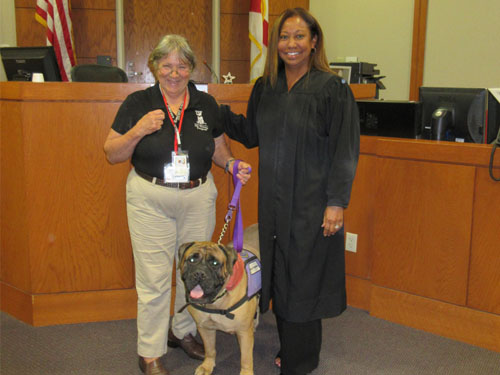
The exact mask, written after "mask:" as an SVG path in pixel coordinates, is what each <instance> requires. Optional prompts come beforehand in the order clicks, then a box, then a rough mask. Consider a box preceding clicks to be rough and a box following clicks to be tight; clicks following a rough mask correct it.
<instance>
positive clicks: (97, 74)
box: [71, 64, 128, 82]
mask: <svg viewBox="0 0 500 375" xmlns="http://www.w3.org/2000/svg"><path fill="white" fill-rule="evenodd" d="M71 80H72V81H73V82H128V78H127V74H126V73H125V72H124V71H123V70H122V69H120V68H119V67H117V66H108V65H99V64H81V65H75V66H74V67H73V68H71Z"/></svg>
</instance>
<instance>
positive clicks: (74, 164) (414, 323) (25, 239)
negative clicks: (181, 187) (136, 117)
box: [0, 82, 500, 351]
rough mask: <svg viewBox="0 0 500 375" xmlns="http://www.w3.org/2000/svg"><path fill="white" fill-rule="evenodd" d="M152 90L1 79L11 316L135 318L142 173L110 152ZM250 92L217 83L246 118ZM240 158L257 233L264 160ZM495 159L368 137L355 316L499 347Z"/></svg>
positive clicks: (247, 207)
mask: <svg viewBox="0 0 500 375" xmlns="http://www.w3.org/2000/svg"><path fill="white" fill-rule="evenodd" d="M145 87H146V85H143V84H131V83H126V84H121V83H51V82H46V83H31V82H1V83H0V112H1V117H0V118H1V133H0V137H1V138H0V139H1V143H0V152H1V197H0V202H1V233H0V234H1V238H0V240H1V253H0V255H1V258H0V261H1V274H0V286H1V290H0V293H1V310H2V311H4V312H6V313H8V314H10V315H12V316H14V317H16V318H17V319H20V320H22V321H24V322H27V323H29V324H31V325H34V326H43V325H52V324H65V323H77V322H90V321H103V320H115V319H132V318H135V316H136V300H137V297H136V292H135V288H134V265H133V258H132V250H131V245H130V239H129V234H128V228H127V218H126V206H125V182H126V178H127V174H128V171H129V169H130V164H129V163H122V164H118V165H113V166H112V165H109V164H108V163H107V161H106V158H105V155H104V152H103V150H102V148H103V143H104V140H105V138H106V136H107V134H108V132H109V129H110V126H111V122H112V121H113V118H114V116H115V114H116V111H117V110H118V107H119V106H120V104H121V102H122V101H123V100H124V99H125V97H126V96H127V95H128V94H129V93H131V92H133V91H136V90H139V89H143V88H145ZM351 87H352V89H353V92H354V94H355V96H356V97H357V98H373V97H374V95H375V86H374V85H352V86H351ZM250 90H251V86H250V85H212V84H210V85H208V91H209V93H211V94H212V95H214V96H215V97H216V98H217V100H218V101H219V102H221V103H228V104H231V107H232V109H233V110H234V111H235V112H241V113H244V112H245V111H246V104H247V100H248V97H249V94H250ZM231 148H232V150H233V153H234V154H235V155H236V156H237V157H239V158H242V159H244V160H246V161H249V162H250V163H251V164H252V165H253V166H254V172H253V177H252V179H251V181H250V183H249V184H248V185H247V186H246V187H244V188H243V189H242V196H241V202H242V207H243V215H244V216H243V222H244V224H245V226H248V225H250V224H252V223H255V222H256V221H257V182H258V177H257V165H258V154H257V150H256V149H252V150H247V149H246V148H244V147H243V146H241V145H240V144H239V143H237V142H231ZM490 151H491V146H489V145H476V144H455V143H448V142H434V141H422V140H408V139H406V140H405V139H391V138H377V137H365V136H362V137H361V156H360V161H359V166H358V170H357V175H356V180H355V183H354V186H353V192H352V198H351V204H350V206H349V208H348V210H347V211H346V215H345V216H346V217H345V230H346V231H347V232H351V233H356V234H357V235H358V242H357V252H356V253H352V252H346V271H347V289H348V303H349V304H350V305H351V306H354V307H358V308H361V309H364V310H367V311H369V313H370V314H371V315H373V316H376V317H380V318H383V319H387V320H390V321H393V322H397V323H400V324H404V325H407V326H411V327H415V328H418V329H423V330H426V331H429V332H433V333H436V334H439V335H443V336H446V337H450V338H453V339H456V340H460V341H464V342H468V343H470V344H473V345H478V346H481V347H484V348H488V349H491V350H496V351H500V271H499V270H500V228H499V223H500V219H499V214H498V207H500V182H494V181H493V180H492V179H490V177H489V175H488V163H489V158H490ZM498 153H499V154H500V151H499V152H498ZM212 173H213V174H214V176H215V179H216V183H217V187H218V190H219V196H218V199H217V226H216V229H215V232H214V240H217V239H218V236H219V234H220V231H221V228H222V224H223V220H224V215H225V213H226V212H227V204H228V202H229V200H230V197H231V194H232V182H231V180H230V178H229V176H228V175H225V174H224V172H223V171H222V170H221V169H220V168H218V167H214V168H213V169H212ZM494 173H495V174H496V175H497V176H498V175H500V155H498V156H497V157H496V158H495V162H494ZM231 225H232V223H231ZM225 240H226V241H227V240H228V238H227V237H226V238H225Z"/></svg>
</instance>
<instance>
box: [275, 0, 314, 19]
mask: <svg viewBox="0 0 500 375" xmlns="http://www.w3.org/2000/svg"><path fill="white" fill-rule="evenodd" d="M287 8H304V9H309V0H271V1H269V14H272V15H276V16H277V15H279V14H280V13H281V12H283V11H284V10H285V9H287Z"/></svg>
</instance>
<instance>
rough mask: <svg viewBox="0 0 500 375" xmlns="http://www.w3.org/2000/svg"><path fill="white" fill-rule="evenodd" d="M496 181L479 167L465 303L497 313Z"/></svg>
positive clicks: (499, 198)
mask: <svg viewBox="0 0 500 375" xmlns="http://www.w3.org/2000/svg"><path fill="white" fill-rule="evenodd" d="M499 185H500V183H498V182H495V181H493V180H492V179H491V178H490V176H489V173H488V170H487V169H486V168H478V170H477V175H476V186H475V194H474V212H473V214H472V215H473V222H472V242H471V260H470V275H469V287H468V299H467V306H470V307H472V308H475V309H478V310H483V311H488V312H491V313H495V314H500V228H499V223H500V220H499V218H498V207H500V194H499V193H500V186H499ZM499 341H500V337H499Z"/></svg>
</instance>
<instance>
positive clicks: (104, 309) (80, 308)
mask: <svg viewBox="0 0 500 375" xmlns="http://www.w3.org/2000/svg"><path fill="white" fill-rule="evenodd" d="M33 299H34V301H33V310H34V314H33V316H34V319H33V325H34V326H35V327H40V326H47V325H53V324H72V323H87V322H99V321H104V320H121V319H135V318H136V317H137V293H136V291H135V288H131V289H120V290H109V291H89V292H84V293H58V294H41V295H35V296H34V298H33Z"/></svg>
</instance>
